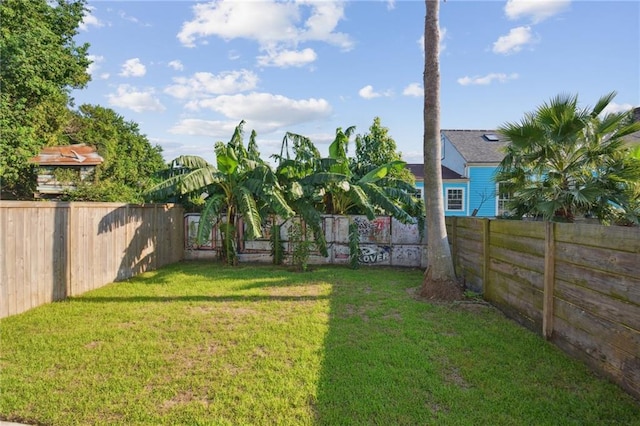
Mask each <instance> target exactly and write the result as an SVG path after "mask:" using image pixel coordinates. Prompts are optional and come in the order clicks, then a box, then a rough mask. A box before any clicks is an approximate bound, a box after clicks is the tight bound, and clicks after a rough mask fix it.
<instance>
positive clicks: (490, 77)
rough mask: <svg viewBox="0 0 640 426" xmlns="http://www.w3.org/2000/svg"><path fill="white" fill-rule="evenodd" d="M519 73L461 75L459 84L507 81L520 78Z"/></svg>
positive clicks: (486, 83) (485, 83)
mask: <svg viewBox="0 0 640 426" xmlns="http://www.w3.org/2000/svg"><path fill="white" fill-rule="evenodd" d="M518 77H519V76H518V74H516V73H512V74H504V73H491V74H487V75H485V76H482V77H480V76H474V77H461V78H459V79H458V84H460V85H462V86H469V85H485V86H486V85H488V84H491V83H493V82H494V81H498V82H499V83H506V82H507V81H509V80H516V79H518Z"/></svg>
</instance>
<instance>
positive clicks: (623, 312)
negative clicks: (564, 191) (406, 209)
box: [447, 218, 640, 398]
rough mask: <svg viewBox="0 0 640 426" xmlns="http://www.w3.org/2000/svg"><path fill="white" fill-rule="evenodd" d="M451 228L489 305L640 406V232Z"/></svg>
mask: <svg viewBox="0 0 640 426" xmlns="http://www.w3.org/2000/svg"><path fill="white" fill-rule="evenodd" d="M447 222H448V226H449V236H450V240H451V245H452V248H453V252H454V259H455V263H456V268H457V270H458V271H459V272H460V273H461V275H462V276H463V277H464V278H465V280H467V281H468V282H470V283H471V284H473V286H475V287H477V288H478V289H479V290H480V291H482V290H483V291H484V295H485V299H487V300H488V301H490V302H491V303H492V304H494V305H496V306H498V307H499V308H500V309H501V310H502V311H503V312H505V313H506V314H507V315H509V316H510V317H512V318H514V319H516V320H517V321H519V322H520V323H522V324H523V325H525V326H527V327H528V328H530V329H532V330H534V331H536V332H538V333H540V334H542V335H543V336H545V337H546V338H548V339H550V340H551V341H552V342H553V343H555V344H556V345H557V346H558V347H560V348H562V349H563V350H564V351H566V352H567V353H569V354H571V355H572V356H574V357H576V358H578V359H581V360H583V361H584V362H585V363H586V364H588V365H589V366H591V367H592V368H593V369H594V370H596V371H598V372H600V373H601V374H603V375H605V376H607V377H609V378H611V379H612V380H613V381H615V382H616V383H618V384H619V385H620V386H621V387H622V388H623V389H625V390H627V391H628V392H629V393H631V394H632V395H634V396H635V397H637V398H640V228H624V227H615V226H612V227H605V226H599V225H586V224H560V223H556V224H554V223H543V222H520V221H505V220H488V219H475V218H448V219H447Z"/></svg>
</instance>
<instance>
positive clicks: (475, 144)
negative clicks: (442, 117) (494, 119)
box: [442, 130, 508, 163]
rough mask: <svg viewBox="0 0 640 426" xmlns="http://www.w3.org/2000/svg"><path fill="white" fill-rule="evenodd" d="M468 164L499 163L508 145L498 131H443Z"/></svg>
mask: <svg viewBox="0 0 640 426" xmlns="http://www.w3.org/2000/svg"><path fill="white" fill-rule="evenodd" d="M442 133H443V134H444V136H446V138H447V139H448V140H449V141H450V142H451V143H452V144H453V146H454V147H455V148H456V149H457V150H458V152H459V153H460V155H462V157H463V158H464V159H465V161H466V162H467V163H499V162H501V161H502V159H503V158H504V155H505V154H504V151H503V149H504V147H506V146H507V145H508V142H507V139H506V137H505V136H504V135H502V134H500V133H498V131H497V130H442Z"/></svg>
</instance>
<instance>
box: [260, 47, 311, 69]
mask: <svg viewBox="0 0 640 426" xmlns="http://www.w3.org/2000/svg"><path fill="white" fill-rule="evenodd" d="M316 59H318V55H317V54H316V52H315V51H314V50H313V49H310V48H306V49H304V50H280V51H272V50H270V51H268V53H267V54H266V55H263V56H258V65H260V66H263V67H269V66H273V67H280V68H287V67H301V66H304V65H306V64H309V63H311V62H314V61H315V60H316Z"/></svg>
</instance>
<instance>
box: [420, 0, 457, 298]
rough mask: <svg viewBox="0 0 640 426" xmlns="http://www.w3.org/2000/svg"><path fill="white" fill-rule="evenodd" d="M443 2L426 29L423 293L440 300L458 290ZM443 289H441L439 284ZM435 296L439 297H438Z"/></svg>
mask: <svg viewBox="0 0 640 426" xmlns="http://www.w3.org/2000/svg"><path fill="white" fill-rule="evenodd" d="M439 1H440V0H426V1H425V3H426V8H427V12H426V17H425V28H424V57H425V62H424V64H425V65H424V141H423V142H424V147H423V149H424V193H425V197H424V199H425V210H426V219H427V220H426V222H427V262H428V267H427V271H426V273H425V279H424V283H423V286H422V290H421V293H422V295H423V296H427V297H438V294H439V293H441V291H438V290H435V289H434V285H435V287H441V286H442V285H449V286H452V287H454V286H456V281H455V271H454V268H453V260H452V258H451V249H450V248H449V242H448V240H447V228H446V225H445V221H444V199H443V195H442V192H443V191H442V174H441V151H442V148H441V142H440V61H439V57H438V56H439V42H440V40H439V39H440V29H439V24H438V15H439V7H440V3H439ZM438 283H439V284H440V285H437V284H438ZM434 293H435V294H434Z"/></svg>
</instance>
